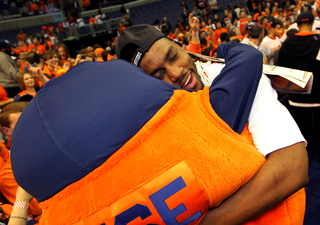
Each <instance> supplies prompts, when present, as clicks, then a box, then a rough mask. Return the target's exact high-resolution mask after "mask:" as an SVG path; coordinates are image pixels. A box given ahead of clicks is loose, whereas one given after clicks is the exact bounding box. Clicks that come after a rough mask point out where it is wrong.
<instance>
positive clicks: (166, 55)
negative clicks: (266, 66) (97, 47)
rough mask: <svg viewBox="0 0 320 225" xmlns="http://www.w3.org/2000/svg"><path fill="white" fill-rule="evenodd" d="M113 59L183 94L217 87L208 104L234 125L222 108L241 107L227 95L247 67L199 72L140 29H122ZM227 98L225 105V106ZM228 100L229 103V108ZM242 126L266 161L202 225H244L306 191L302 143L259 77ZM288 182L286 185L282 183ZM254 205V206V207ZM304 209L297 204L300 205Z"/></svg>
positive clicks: (183, 55)
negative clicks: (298, 193) (185, 91)
mask: <svg viewBox="0 0 320 225" xmlns="http://www.w3.org/2000/svg"><path fill="white" fill-rule="evenodd" d="M189 21H190V18H189ZM194 24H196V22H195V21H194V20H193V21H192V20H191V23H190V26H191V29H192V38H193V39H192V41H193V43H191V44H190V47H191V48H193V49H196V47H195V46H196V45H197V44H198V43H197V42H198V41H199V38H198V33H197V31H198V30H197V29H198V28H197V26H196V25H194ZM189 51H190V49H189ZM116 53H117V56H118V58H121V59H125V60H127V61H129V62H132V63H133V64H134V65H136V66H140V67H141V68H142V69H143V70H144V71H145V72H146V73H147V74H149V75H151V76H153V77H156V78H158V79H161V80H162V81H165V82H168V83H170V84H173V85H177V86H180V87H181V88H183V89H195V90H199V89H202V88H203V86H208V85H210V84H211V83H218V82H220V86H219V87H221V88H222V87H223V89H228V90H230V91H225V92H223V91H221V95H220V96H219V97H218V98H215V99H213V98H212V96H211V98H210V102H211V104H212V107H213V109H214V110H215V111H216V113H217V114H218V115H219V116H220V117H221V118H222V119H223V120H224V121H225V122H226V123H227V124H229V125H230V124H234V122H235V121H230V120H229V119H230V118H234V113H236V112H234V111H232V110H228V109H226V108H227V107H228V105H230V104H231V105H232V104H233V103H236V102H237V101H241V99H239V98H237V97H238V96H233V97H230V95H231V93H232V90H236V89H238V88H240V87H241V85H242V82H243V79H242V76H243V75H244V74H245V73H247V71H249V70H251V69H252V68H250V66H249V65H248V66H247V67H241V68H240V67H228V65H226V66H225V67H224V65H223V64H216V65H214V66H213V67H212V66H211V65H209V66H207V68H203V65H202V64H200V65H198V66H196V64H195V63H194V62H193V60H192V59H191V57H190V55H189V54H188V53H187V52H185V51H184V50H183V49H181V48H180V47H179V46H178V45H177V44H175V43H174V42H172V41H171V40H169V39H168V38H166V37H165V35H163V34H162V33H161V32H160V31H159V30H157V29H156V28H154V27H152V26H150V25H145V24H144V25H136V26H132V27H130V28H127V29H126V30H125V31H124V32H123V33H122V34H121V36H120V37H119V40H118V43H117V46H116ZM223 53H224V52H223V50H221V48H220V50H219V48H218V57H219V58H225V57H226V55H225V54H223ZM229 57H231V58H232V56H229ZM257 60H258V59H257ZM242 63H243V64H241V65H246V64H248V62H247V61H246V59H242ZM238 65H240V64H238ZM222 69H223V70H224V71H225V74H229V75H230V76H229V77H228V79H227V78H226V77H223V76H218V75H219V73H220V71H221V70H222ZM206 72H207V73H211V74H210V75H212V76H211V77H212V78H215V77H216V79H214V80H213V81H212V78H211V79H209V78H208V76H207V75H208V74H207V73H206ZM219 87H216V88H219ZM227 96H228V100H225V99H227ZM231 99H232V101H233V102H231V103H230V102H229V101H230V100H231ZM248 124H249V131H250V133H251V134H252V137H253V141H254V144H255V145H256V147H257V148H258V150H259V151H260V152H261V153H262V154H264V155H265V156H266V158H267V161H266V163H265V164H264V165H263V166H262V167H261V169H260V170H259V171H258V172H257V173H256V175H255V176H254V178H253V179H252V180H251V181H249V182H248V183H247V184H246V185H245V186H243V187H242V188H241V189H240V190H239V191H238V192H236V193H235V194H234V195H233V196H232V197H230V198H229V199H227V200H226V201H224V202H223V203H222V204H221V205H220V206H219V207H218V208H215V209H214V210H211V211H210V212H209V213H208V214H207V216H206V217H205V218H204V220H203V222H202V223H203V224H206V223H208V224H210V223H212V222H213V221H214V222H216V223H221V224H223V223H224V224H241V223H245V222H247V221H250V220H251V219H252V218H256V217H257V216H259V215H261V214H262V213H264V212H266V211H267V210H269V209H270V208H272V207H274V206H276V205H277V204H279V203H281V202H282V201H283V200H284V199H286V198H287V197H288V196H290V195H291V194H293V193H294V192H296V191H298V190H299V189H300V188H302V187H303V186H304V185H306V181H307V180H308V178H307V172H306V169H307V168H308V159H307V157H306V150H305V143H304V138H303V137H302V135H301V133H300V131H299V129H298V128H297V125H296V124H295V122H294V120H293V119H292V117H291V116H290V114H289V112H288V111H287V110H286V109H285V108H284V107H283V106H282V105H281V104H280V103H279V102H278V101H277V95H276V92H275V91H274V90H273V89H272V87H271V84H270V81H269V80H268V78H267V77H266V76H265V75H263V76H262V77H261V80H260V83H259V87H258V90H257V93H256V95H255V100H254V102H253V106H252V108H251V111H250V116H249V119H248ZM243 126H244V124H242V125H239V126H235V127H234V128H233V129H234V130H235V131H236V132H238V133H241V131H242V129H243ZM284 159H285V161H286V162H284V161H283V160H284ZM297 159H299V160H297ZM300 159H301V160H300ZM301 168H304V169H303V170H304V171H305V172H304V173H300V174H299V175H298V176H296V175H297V172H299V171H300V172H301ZM289 177H291V179H288V178H289ZM292 180H294V182H292ZM261 196H263V199H262V198H261ZM257 199H260V200H259V201H256V200H257ZM304 204H305V202H303V201H302V202H301V205H304Z"/></svg>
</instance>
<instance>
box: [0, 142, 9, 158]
mask: <svg viewBox="0 0 320 225" xmlns="http://www.w3.org/2000/svg"><path fill="white" fill-rule="evenodd" d="M0 148H1V152H0V157H1V158H2V159H3V160H4V161H5V162H6V161H7V160H8V159H9V158H10V155H9V150H8V149H7V147H6V146H5V144H3V143H2V142H1V141H0Z"/></svg>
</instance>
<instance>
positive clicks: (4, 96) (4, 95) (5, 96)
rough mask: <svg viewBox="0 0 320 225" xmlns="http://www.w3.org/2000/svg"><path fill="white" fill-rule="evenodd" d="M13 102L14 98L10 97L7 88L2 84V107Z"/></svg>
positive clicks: (0, 100) (0, 104) (0, 90)
mask: <svg viewBox="0 0 320 225" xmlns="http://www.w3.org/2000/svg"><path fill="white" fill-rule="evenodd" d="M12 102H13V98H8V94H7V92H6V90H5V89H4V88H3V87H2V86H1V85H0V108H2V107H4V106H6V105H7V104H9V103H12Z"/></svg>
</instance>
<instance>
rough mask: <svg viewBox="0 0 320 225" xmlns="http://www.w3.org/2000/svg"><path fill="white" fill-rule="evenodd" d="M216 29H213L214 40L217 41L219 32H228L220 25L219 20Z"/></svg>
mask: <svg viewBox="0 0 320 225" xmlns="http://www.w3.org/2000/svg"><path fill="white" fill-rule="evenodd" d="M216 26H217V29H216V30H215V31H214V41H215V43H217V41H218V39H219V38H220V35H221V33H228V31H227V29H225V28H222V27H221V22H217V24H216Z"/></svg>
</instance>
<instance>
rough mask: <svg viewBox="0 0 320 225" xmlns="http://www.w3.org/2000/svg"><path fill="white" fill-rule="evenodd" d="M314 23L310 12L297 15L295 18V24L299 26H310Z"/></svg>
mask: <svg viewBox="0 0 320 225" xmlns="http://www.w3.org/2000/svg"><path fill="white" fill-rule="evenodd" d="M313 21H314V16H313V14H312V13H311V12H302V13H300V14H299V16H298V18H297V24H298V25H301V24H303V23H305V24H312V23H313Z"/></svg>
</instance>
